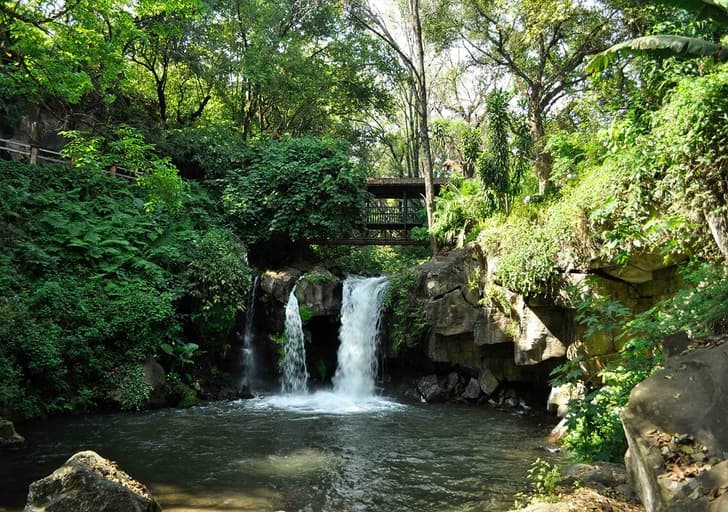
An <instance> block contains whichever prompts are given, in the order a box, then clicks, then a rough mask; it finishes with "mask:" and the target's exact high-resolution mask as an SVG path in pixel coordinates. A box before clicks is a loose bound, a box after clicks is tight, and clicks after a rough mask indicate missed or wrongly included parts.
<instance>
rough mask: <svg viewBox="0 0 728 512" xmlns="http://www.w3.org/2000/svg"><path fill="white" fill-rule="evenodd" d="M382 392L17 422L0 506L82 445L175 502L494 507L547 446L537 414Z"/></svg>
mask: <svg viewBox="0 0 728 512" xmlns="http://www.w3.org/2000/svg"><path fill="white" fill-rule="evenodd" d="M383 404H384V405H381V406H379V405H376V406H373V407H368V406H367V407H364V408H349V409H347V410H349V411H350V412H349V413H347V414H337V413H333V412H330V411H332V410H335V409H331V408H330V407H329V405H327V406H326V407H315V406H312V407H298V408H294V409H291V408H287V406H281V404H271V403H269V402H268V401H266V400H251V401H247V402H243V401H239V402H227V403H217V404H213V405H209V406H205V407H195V408H192V409H187V410H163V411H157V412H147V413H139V414H114V415H101V416H91V417H75V418H62V419H54V420H50V421H46V422H43V423H39V424H37V425H24V426H21V428H20V431H21V433H22V434H23V435H25V436H26V438H27V439H28V441H29V442H30V448H29V450H28V451H26V452H24V453H22V454H17V455H16V454H13V455H0V457H2V458H1V459H0V460H1V461H2V463H1V464H0V511H2V510H3V508H5V510H10V511H14V510H20V509H22V505H23V503H24V497H25V495H26V493H27V485H28V484H29V483H30V482H31V481H32V480H34V479H37V478H40V477H42V476H45V475H47V474H49V473H50V472H52V471H53V470H54V469H55V468H56V467H58V466H59V465H60V464H62V463H63V462H64V461H65V460H66V459H67V458H68V457H69V456H70V455H72V454H73V453H75V452H76V451H79V450H84V449H92V450H95V451H97V452H98V453H100V454H101V455H103V456H104V457H107V458H110V459H112V460H115V461H116V462H117V463H118V464H119V466H120V467H121V468H122V469H124V470H125V471H127V472H128V473H129V474H131V475H132V476H133V477H135V478H136V479H138V480H140V481H141V482H143V483H145V484H147V485H148V486H149V487H150V488H151V490H152V493H153V494H154V495H155V497H157V499H158V500H159V501H160V503H161V504H162V507H163V508H164V510H165V511H176V512H181V511H193V510H195V511H202V510H204V511H213V510H220V511H222V510H225V511H261V512H262V511H276V510H285V511H287V512H293V511H305V512H318V511H331V512H335V511H346V512H352V511H353V512H355V511H408V510H410V511H417V512H428V511H433V512H434V511H437V512H442V511H446V512H447V511H502V510H507V509H508V508H510V507H511V505H512V504H513V495H514V494H515V493H516V492H518V491H520V490H522V489H523V487H524V485H525V474H526V470H527V469H528V467H529V466H530V464H531V462H532V461H533V460H534V459H535V458H536V457H541V458H548V457H549V454H548V452H546V451H545V450H544V449H543V446H544V444H545V443H544V436H546V435H547V434H548V431H549V428H550V427H551V423H552V422H553V420H552V419H550V418H547V417H534V416H529V415H519V414H509V413H503V412H498V411H494V410H491V409H487V408H481V407H464V406H463V407H460V406H453V405H447V406H445V405H443V406H435V405H406V406H405V405H398V404H392V403H391V402H390V403H387V402H383ZM327 411H329V412H327ZM352 411H355V412H352Z"/></svg>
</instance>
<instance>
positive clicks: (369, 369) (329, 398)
mask: <svg viewBox="0 0 728 512" xmlns="http://www.w3.org/2000/svg"><path fill="white" fill-rule="evenodd" d="M386 287H387V278H386V277H374V278H365V277H357V276H351V277H348V278H347V279H346V281H344V293H343V300H342V306H341V328H340V329H339V338H340V342H341V343H340V345H339V351H338V365H337V368H336V373H335V374H334V379H333V381H334V389H333V391H317V392H316V393H312V394H309V393H306V379H307V378H308V373H307V372H306V355H305V353H304V347H303V330H302V328H301V317H300V314H299V312H298V301H297V300H296V297H295V296H294V294H293V292H291V296H290V298H289V300H288V305H287V306H286V335H287V337H288V340H287V343H286V345H285V352H284V356H285V357H284V363H283V381H282V382H283V386H282V388H283V393H284V394H282V395H277V396H272V397H269V398H264V399H261V400H259V401H257V402H255V407H259V408H270V407H273V408H276V409H286V410H294V411H299V412H302V413H309V412H316V413H323V414H361V413H367V412H374V411H384V410H397V409H402V408H404V407H405V406H404V405H402V404H398V403H396V402H392V401H389V400H388V399H386V398H384V397H380V396H376V395H375V394H374V378H375V376H376V374H377V334H378V332H379V324H380V322H381V317H382V299H383V298H384V290H385V289H386Z"/></svg>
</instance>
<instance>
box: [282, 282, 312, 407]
mask: <svg viewBox="0 0 728 512" xmlns="http://www.w3.org/2000/svg"><path fill="white" fill-rule="evenodd" d="M295 292H296V287H295V286H294V287H293V290H291V294H290V295H289V296H288V304H286V342H285V345H284V346H283V375H282V380H281V391H282V392H283V393H293V394H302V393H307V392H308V370H306V347H305V346H304V337H303V325H302V324H301V312H300V310H299V308H298V299H297V298H296V294H295Z"/></svg>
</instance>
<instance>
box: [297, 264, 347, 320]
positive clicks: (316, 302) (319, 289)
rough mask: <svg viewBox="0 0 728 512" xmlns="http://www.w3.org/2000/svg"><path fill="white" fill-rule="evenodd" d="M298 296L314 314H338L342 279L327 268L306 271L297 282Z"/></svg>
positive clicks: (299, 300) (299, 301)
mask: <svg viewBox="0 0 728 512" xmlns="http://www.w3.org/2000/svg"><path fill="white" fill-rule="evenodd" d="M296 298H297V299H298V303H299V304H305V305H306V306H308V307H309V308H310V309H311V314H312V316H326V315H338V314H339V312H340V311H341V280H340V279H339V278H338V277H336V276H335V275H334V274H332V273H331V272H329V271H328V270H325V269H316V270H312V271H310V272H306V273H305V274H304V275H303V276H302V277H301V278H300V279H299V280H298V282H297V283H296Z"/></svg>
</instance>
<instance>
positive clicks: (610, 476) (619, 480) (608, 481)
mask: <svg viewBox="0 0 728 512" xmlns="http://www.w3.org/2000/svg"><path fill="white" fill-rule="evenodd" d="M562 475H563V481H564V483H567V484H573V483H574V482H577V481H578V482H581V483H582V484H586V485H588V484H592V483H596V484H599V485H603V486H604V487H617V486H618V485H622V484H625V483H627V469H626V468H625V466H624V464H615V463H613V462H595V463H594V464H570V465H569V466H567V467H566V468H564V469H563V470H562Z"/></svg>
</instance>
